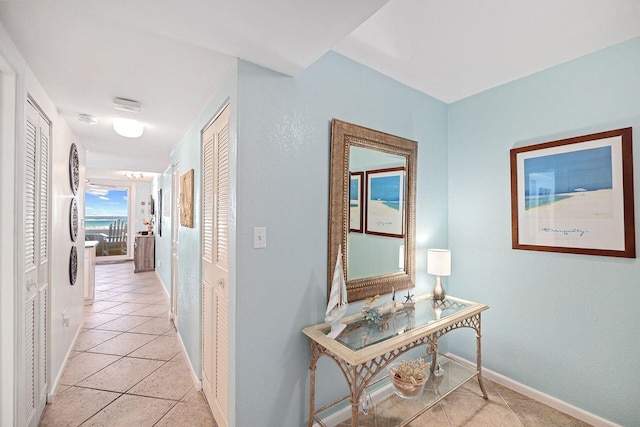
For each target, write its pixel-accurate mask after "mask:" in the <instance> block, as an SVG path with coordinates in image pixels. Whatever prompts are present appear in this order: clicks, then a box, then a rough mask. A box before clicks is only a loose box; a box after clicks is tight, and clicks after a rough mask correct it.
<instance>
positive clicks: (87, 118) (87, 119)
mask: <svg viewBox="0 0 640 427" xmlns="http://www.w3.org/2000/svg"><path fill="white" fill-rule="evenodd" d="M78 121H80V122H82V123H89V124H90V125H95V124H96V123H98V119H97V118H96V117H94V116H92V115H91V114H85V113H80V114H78Z"/></svg>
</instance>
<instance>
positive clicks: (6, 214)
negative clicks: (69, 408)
mask: <svg viewBox="0 0 640 427" xmlns="http://www.w3.org/2000/svg"><path fill="white" fill-rule="evenodd" d="M16 104H17V78H16V72H15V70H14V69H13V67H12V66H11V65H10V64H9V62H8V61H7V60H6V59H5V58H4V57H3V56H2V55H0V141H1V142H0V144H1V145H0V167H1V168H2V174H3V175H2V180H1V181H0V283H4V284H5V286H0V343H2V346H3V351H2V352H0V377H1V378H2V381H1V382H0V396H2V398H1V399H0V420H12V421H11V422H10V423H11V424H13V422H14V421H15V415H16V399H14V395H15V381H16V377H15V376H16V373H15V371H16V369H15V367H16V365H15V363H16V361H15V348H16V331H15V325H16V315H17V310H16V305H17V304H18V297H20V298H21V297H22V295H18V292H16V289H15V287H16V283H17V280H16V279H17V278H16V270H17V269H16V263H17V258H16V255H15V254H16V253H17V250H16V249H17V248H16V242H17V238H16V236H17V235H16V230H17V229H18V228H17V227H18V225H17V215H16V199H17V196H16V193H17V192H16V191H15V188H16V181H15V180H16V168H15V165H16V144H15V141H16V123H17V120H16Z"/></svg>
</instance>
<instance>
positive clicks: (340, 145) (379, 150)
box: [327, 119, 418, 302]
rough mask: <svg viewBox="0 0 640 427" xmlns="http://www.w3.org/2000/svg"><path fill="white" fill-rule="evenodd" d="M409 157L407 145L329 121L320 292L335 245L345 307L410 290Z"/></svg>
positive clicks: (412, 147)
mask: <svg viewBox="0 0 640 427" xmlns="http://www.w3.org/2000/svg"><path fill="white" fill-rule="evenodd" d="M417 154H418V144H417V142H415V141H412V140H409V139H405V138H401V137H398V136H394V135H389V134H386V133H383V132H379V131H376V130H373V129H368V128H364V127H362V126H358V125H354V124H351V123H347V122H343V121H340V120H337V119H333V120H332V122H331V181H330V193H329V262H328V275H327V277H328V286H327V293H328V292H329V291H330V289H331V281H332V278H333V270H334V268H335V263H336V259H337V257H338V248H339V245H340V244H342V254H343V255H342V257H343V259H342V262H343V266H344V273H345V280H346V283H347V294H348V300H349V302H352V301H358V300H362V299H365V298H368V297H371V296H374V295H378V294H380V295H382V294H386V293H390V292H392V289H395V290H396V292H398V293H401V291H402V290H404V289H407V288H411V287H413V286H414V283H415V186H416V164H417ZM400 295H401V294H400Z"/></svg>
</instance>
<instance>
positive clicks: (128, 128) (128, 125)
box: [113, 117, 144, 138]
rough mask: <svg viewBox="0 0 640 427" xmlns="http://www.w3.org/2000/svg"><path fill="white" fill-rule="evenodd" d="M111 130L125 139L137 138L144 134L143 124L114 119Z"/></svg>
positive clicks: (129, 120) (118, 118)
mask: <svg viewBox="0 0 640 427" xmlns="http://www.w3.org/2000/svg"><path fill="white" fill-rule="evenodd" d="M113 130H115V131H116V133H117V134H118V135H121V136H124V137H126V138H139V137H141V136H142V134H143V133H144V124H142V123H140V122H139V121H137V120H132V119H123V118H120V117H116V118H115V119H113Z"/></svg>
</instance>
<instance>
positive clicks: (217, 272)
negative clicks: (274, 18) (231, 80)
mask: <svg viewBox="0 0 640 427" xmlns="http://www.w3.org/2000/svg"><path fill="white" fill-rule="evenodd" d="M228 257H229V106H228V105H227V106H226V107H225V108H224V110H223V111H222V112H221V113H220V114H219V115H218V117H216V119H215V120H214V121H213V123H212V124H211V125H210V126H209V127H208V128H207V129H205V130H204V132H203V133H202V390H203V391H204V395H205V397H206V398H207V401H208V403H209V406H210V407H211V411H212V412H213V416H214V418H215V420H216V423H217V424H218V426H220V427H227V425H228V414H229V412H228V411H229V396H228V390H229V375H228V369H227V368H228V354H229V351H228V349H229V345H228V317H227V316H228V281H229V267H228Z"/></svg>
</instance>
